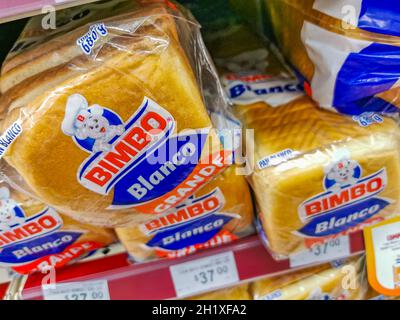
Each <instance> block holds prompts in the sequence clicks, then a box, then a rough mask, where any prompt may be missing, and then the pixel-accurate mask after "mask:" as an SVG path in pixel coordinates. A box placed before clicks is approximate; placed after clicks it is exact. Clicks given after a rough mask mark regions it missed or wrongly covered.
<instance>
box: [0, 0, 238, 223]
mask: <svg viewBox="0 0 400 320" xmlns="http://www.w3.org/2000/svg"><path fill="white" fill-rule="evenodd" d="M68 17H70V18H68ZM41 19H42V17H35V18H33V20H32V21H31V22H29V23H28V25H27V28H26V30H25V31H24V32H23V34H22V36H21V39H20V40H19V41H18V42H17V43H16V45H15V47H14V49H13V50H12V52H11V54H10V56H9V58H8V59H7V60H6V61H5V62H4V65H3V68H2V76H1V91H2V97H1V100H0V109H1V110H2V112H3V117H4V121H3V125H2V141H3V142H4V144H2V145H1V150H0V154H1V157H2V158H3V159H4V160H5V163H4V164H3V172H4V173H5V174H6V175H7V177H8V178H9V179H10V180H12V181H13V182H14V183H15V184H16V185H18V186H19V187H21V188H23V189H24V190H26V191H27V192H29V193H30V194H32V195H33V196H34V197H36V198H37V199H39V200H41V201H43V202H45V203H48V204H49V205H51V206H53V207H54V208H56V209H57V210H59V211H60V212H63V213H65V214H66V215H68V216H70V217H72V218H74V219H77V220H79V221H82V222H87V223H91V224H96V225H102V226H109V227H110V226H112V227H115V226H128V225H132V224H135V223H136V222H138V221H145V220H148V219H149V217H151V218H152V217H153V216H155V215H157V214H163V213H165V212H167V211H168V210H171V209H173V208H174V207H176V206H178V205H179V204H181V203H183V202H184V201H185V200H186V199H188V198H189V197H191V196H193V195H194V194H195V192H196V191H198V190H199V189H201V188H202V187H203V186H205V185H206V184H207V183H208V182H210V181H211V180H213V179H214V178H215V177H216V176H218V174H219V173H221V172H222V171H223V170H224V169H225V168H226V167H227V166H228V165H229V164H230V155H231V151H230V150H228V149H226V148H224V147H223V146H222V144H221V141H220V139H219V137H218V134H217V133H216V132H215V131H214V130H213V125H212V122H211V119H210V116H209V113H208V110H207V108H208V109H209V110H211V111H215V110H220V111H221V112H223V110H225V100H224V98H223V94H222V88H221V86H220V85H219V82H218V77H217V76H216V73H215V72H214V69H213V66H212V64H211V63H210V59H209V57H208V54H207V52H206V50H205V48H204V45H203V42H202V39H201V35H200V32H199V25H198V23H197V22H196V21H195V20H194V19H193V18H192V17H191V15H190V13H188V12H186V11H185V10H183V9H182V8H180V7H178V6H177V5H176V4H174V3H172V2H170V1H112V2H101V3H98V4H96V3H95V4H90V5H86V6H83V7H77V8H73V9H68V10H67V11H66V12H65V13H63V12H60V14H57V23H59V25H60V27H59V28H55V29H54V30H53V29H51V28H50V29H48V30H44V29H43V28H41V27H40V26H41V24H40V22H41ZM68 19H69V20H68Z"/></svg>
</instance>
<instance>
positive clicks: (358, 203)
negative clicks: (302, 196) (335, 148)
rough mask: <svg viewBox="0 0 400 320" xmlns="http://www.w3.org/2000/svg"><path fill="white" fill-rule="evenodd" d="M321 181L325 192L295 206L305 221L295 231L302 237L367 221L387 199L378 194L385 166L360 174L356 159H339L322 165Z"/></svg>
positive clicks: (324, 234)
mask: <svg viewBox="0 0 400 320" xmlns="http://www.w3.org/2000/svg"><path fill="white" fill-rule="evenodd" d="M323 184H324V188H325V189H326V191H325V192H323V193H321V194H318V195H316V196H314V197H312V198H310V199H308V200H306V201H304V202H303V203H302V204H301V205H300V206H299V209H298V212H299V216H300V219H301V220H302V221H303V222H304V223H305V224H304V226H303V227H302V228H301V229H299V230H298V231H297V232H296V234H300V235H301V236H303V237H306V238H307V237H310V238H314V237H316V238H320V237H330V236H334V235H336V234H338V233H342V232H345V231H346V230H348V229H351V228H354V227H356V226H357V225H360V224H362V223H365V222H367V221H369V220H370V219H371V218H373V217H374V216H375V215H377V214H378V213H379V212H380V211H382V210H383V209H384V208H385V207H387V206H388V205H389V204H390V203H391V202H390V200H389V199H386V198H383V197H379V194H380V193H381V192H382V191H383V190H385V188H386V186H387V174H386V169H385V168H382V169H381V170H379V171H377V172H375V173H373V174H370V175H368V176H365V177H362V169H361V166H360V165H359V164H358V163H357V162H356V161H354V160H351V159H341V160H340V161H338V162H335V163H333V164H332V165H330V166H329V167H328V168H327V169H326V175H325V178H324V182H323Z"/></svg>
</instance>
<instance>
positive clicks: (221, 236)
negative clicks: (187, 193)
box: [141, 188, 240, 258]
mask: <svg viewBox="0 0 400 320" xmlns="http://www.w3.org/2000/svg"><path fill="white" fill-rule="evenodd" d="M224 204H225V199H224V196H223V194H222V193H221V191H220V189H218V188H217V189H215V190H213V191H212V192H211V193H209V194H207V195H204V196H202V197H199V198H194V197H191V198H189V199H187V200H186V201H185V203H184V204H183V205H180V206H178V207H177V208H176V209H175V210H174V211H173V212H171V213H169V214H167V215H165V216H162V217H160V218H158V219H154V220H152V221H150V222H148V223H146V224H143V225H142V226H141V229H142V231H144V232H145V233H147V234H149V235H153V237H152V238H151V240H149V241H148V242H147V243H146V246H148V247H149V248H154V249H155V250H156V253H157V255H159V256H162V257H170V258H173V257H178V256H185V255H187V254H190V253H192V252H195V251H197V250H199V249H203V248H207V247H212V246H216V245H219V244H222V243H227V242H231V241H233V240H236V236H234V235H233V234H231V233H230V232H228V231H227V230H223V227H224V226H225V225H226V224H227V223H229V222H230V221H231V220H232V219H235V218H236V219H237V218H238V216H237V215H233V214H227V213H221V212H220V211H221V210H222V208H223V207H224ZM239 218H240V217H239Z"/></svg>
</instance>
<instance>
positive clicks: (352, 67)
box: [264, 0, 400, 115]
mask: <svg viewBox="0 0 400 320" xmlns="http://www.w3.org/2000/svg"><path fill="white" fill-rule="evenodd" d="M264 3H265V6H266V8H267V12H268V16H269V21H270V23H271V25H272V27H271V29H273V31H274V35H275V38H276V40H277V43H278V45H279V47H280V48H281V49H282V52H283V54H284V56H285V57H287V59H288V60H289V61H290V62H291V64H292V65H293V66H294V67H295V68H296V69H297V71H298V72H299V76H300V77H301V78H302V79H304V85H305V88H306V91H307V93H308V94H309V95H310V96H311V97H312V98H313V100H315V101H317V102H318V104H319V105H320V106H322V107H324V108H328V109H329V110H335V111H337V112H341V113H345V114H351V115H359V114H362V113H364V112H382V113H398V112H399V107H400V91H399V79H400V59H399V53H400V47H399V42H400V32H399V27H398V21H399V13H398V7H397V3H396V2H395V1H379V0H360V1H351V2H349V1H346V0H335V1H326V0H296V1H293V0H265V1H264Z"/></svg>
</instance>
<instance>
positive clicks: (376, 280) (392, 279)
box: [364, 217, 400, 297]
mask: <svg viewBox="0 0 400 320" xmlns="http://www.w3.org/2000/svg"><path fill="white" fill-rule="evenodd" d="M364 240H365V251H366V255H367V271H368V282H369V284H370V285H371V286H372V288H374V289H375V291H377V292H379V293H380V294H383V295H385V296H395V297H398V296H400V217H396V218H393V219H390V220H386V221H383V222H381V223H378V224H376V225H373V226H370V227H367V228H365V229H364Z"/></svg>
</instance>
